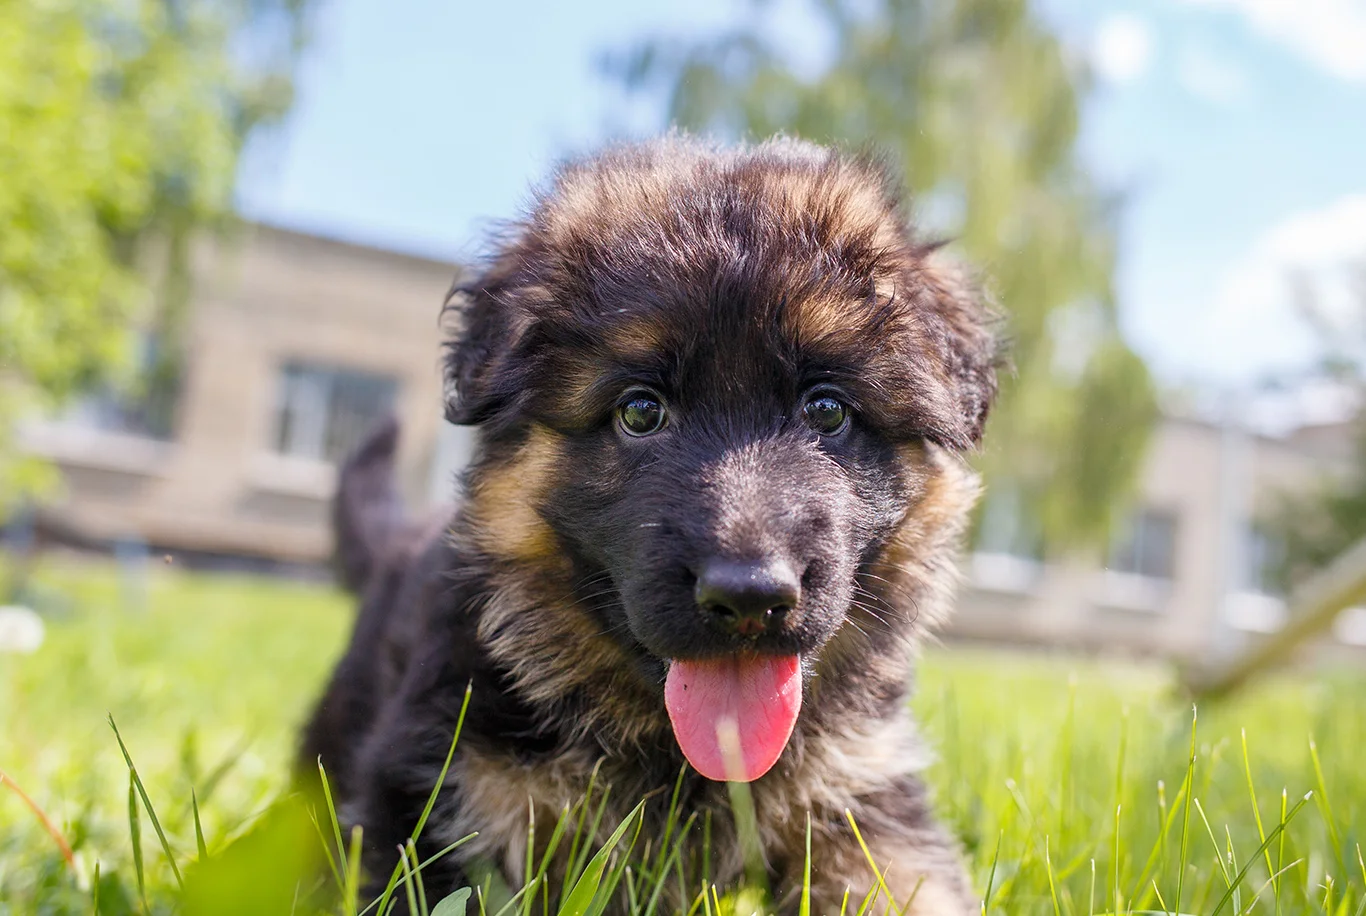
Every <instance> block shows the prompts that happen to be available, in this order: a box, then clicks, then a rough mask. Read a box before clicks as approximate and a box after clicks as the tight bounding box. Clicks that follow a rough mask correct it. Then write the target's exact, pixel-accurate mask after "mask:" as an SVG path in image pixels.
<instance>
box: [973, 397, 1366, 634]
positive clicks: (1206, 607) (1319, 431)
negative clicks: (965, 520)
mask: <svg viewBox="0 0 1366 916" xmlns="http://www.w3.org/2000/svg"><path fill="white" fill-rule="evenodd" d="M1349 444H1350V432H1349V428H1348V427H1347V426H1346V425H1345V424H1327V425H1322V426H1315V427H1309V428H1305V429H1301V430H1298V431H1296V432H1294V433H1292V434H1290V435H1287V436H1285V437H1280V438H1273V437H1269V436H1263V435H1258V434H1255V433H1252V432H1249V431H1247V430H1246V429H1245V428H1244V427H1243V426H1242V425H1241V424H1237V423H1217V422H1210V421H1208V420H1204V419H1196V418H1191V417H1178V416H1172V415H1170V414H1169V415H1167V416H1164V417H1163V418H1162V420H1161V422H1160V423H1159V424H1158V426H1157V429H1156V430H1155V432H1154V435H1153V437H1152V440H1151V442H1150V444H1149V451H1148V456H1147V461H1146V463H1145V467H1144V469H1143V473H1142V479H1141V483H1140V487H1139V495H1138V499H1137V501H1136V502H1137V504H1136V506H1135V507H1134V509H1133V510H1132V511H1131V512H1130V514H1129V516H1128V517H1127V519H1126V520H1125V522H1124V523H1123V524H1122V525H1121V526H1120V530H1119V531H1118V532H1117V533H1116V537H1115V538H1114V540H1113V542H1112V543H1111V545H1110V547H1109V549H1108V551H1105V553H1104V555H1103V556H1102V557H1101V558H1099V562H1098V558H1097V557H1096V556H1095V555H1094V554H1093V555H1084V556H1078V557H1077V558H1076V559H1074V560H1072V561H1070V562H1069V561H1066V560H1064V561H1052V562H1049V563H1044V562H1042V560H1041V559H1040V557H1039V552H1038V549H1037V540H1036V539H1034V538H1032V537H1031V536H1030V530H1029V526H1028V524H1027V520H1025V519H1021V518H1020V517H1019V516H1018V514H1017V513H1015V512H1014V511H1013V506H1012V505H1011V501H1010V499H1009V494H1008V493H992V494H989V495H988V498H987V502H986V505H985V506H984V514H983V518H982V525H981V531H980V533H979V536H978V543H977V545H976V549H975V551H974V552H973V553H972V554H971V556H970V557H969V558H968V561H967V564H966V576H965V583H966V586H967V588H966V595H965V598H964V600H963V601H962V602H961V604H960V607H959V611H958V613H957V615H956V616H955V618H954V620H953V623H952V625H951V626H952V629H951V633H952V634H953V635H955V636H958V637H960V638H972V639H981V640H990V641H1000V640H1007V641H1010V642H1013V643H1021V642H1023V643H1035V644H1040V645H1049V646H1070V647H1078V648H1086V649H1094V650H1101V651H1115V650H1118V651H1126V652H1136V653H1142V654H1155V655H1163V656H1176V657H1185V658H1189V659H1192V660H1196V659H1201V658H1205V657H1208V656H1211V655H1214V656H1222V655H1226V654H1229V653H1231V652H1233V651H1235V650H1237V649H1239V648H1241V647H1242V645H1244V644H1245V643H1247V642H1248V641H1249V640H1252V639H1255V638H1257V634H1262V633H1270V632H1274V631H1275V630H1277V629H1279V628H1280V627H1281V625H1282V623H1283V622H1284V620H1285V614H1286V605H1285V600H1284V597H1283V596H1282V595H1280V594H1279V593H1278V590H1277V588H1276V587H1275V585H1274V582H1273V575H1272V572H1273V567H1274V565H1275V563H1276V560H1277V559H1278V557H1277V553H1276V552H1277V544H1276V542H1275V540H1274V539H1272V538H1270V537H1268V535H1267V534H1266V533H1265V532H1263V531H1262V530H1260V529H1259V527H1258V525H1257V523H1256V519H1258V518H1260V517H1265V516H1266V514H1267V512H1268V510H1270V509H1272V508H1273V507H1274V505H1275V504H1276V503H1277V502H1278V501H1280V500H1283V499H1285V498H1287V497H1288V496H1290V495H1293V494H1294V493H1296V492H1303V491H1304V490H1305V489H1306V488H1308V487H1310V486H1312V485H1314V484H1315V483H1316V482H1318V481H1320V480H1322V479H1324V478H1325V477H1326V476H1328V475H1333V474H1336V473H1340V472H1341V471H1342V470H1343V469H1344V468H1345V466H1346V463H1347V462H1348V460H1349V457H1350V450H1349V447H1348V446H1349ZM1334 636H1335V638H1336V640H1337V641H1338V642H1339V643H1340V644H1343V645H1347V646H1366V610H1362V609H1351V610H1348V611H1346V612H1344V613H1343V614H1342V615H1341V616H1340V617H1339V619H1338V621H1337V626H1336V628H1335V631H1334Z"/></svg>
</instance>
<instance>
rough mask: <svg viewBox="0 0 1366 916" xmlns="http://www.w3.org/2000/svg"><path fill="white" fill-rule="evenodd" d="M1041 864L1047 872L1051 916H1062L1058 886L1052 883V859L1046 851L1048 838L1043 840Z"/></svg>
mask: <svg viewBox="0 0 1366 916" xmlns="http://www.w3.org/2000/svg"><path fill="white" fill-rule="evenodd" d="M1043 864H1044V870H1045V871H1047V872H1048V894H1049V896H1050V897H1051V898H1052V899H1053V916H1062V906H1061V904H1059V903H1058V885H1057V884H1056V883H1055V882H1054V881H1053V857H1052V856H1051V855H1049V851H1048V837H1046V836H1045V837H1044V838H1043Z"/></svg>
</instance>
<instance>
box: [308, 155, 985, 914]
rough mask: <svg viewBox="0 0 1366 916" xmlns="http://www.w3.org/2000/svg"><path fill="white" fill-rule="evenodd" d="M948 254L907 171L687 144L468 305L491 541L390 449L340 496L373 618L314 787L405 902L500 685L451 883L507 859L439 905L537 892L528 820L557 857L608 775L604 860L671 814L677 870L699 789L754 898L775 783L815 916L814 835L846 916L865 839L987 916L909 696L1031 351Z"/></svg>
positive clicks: (359, 635) (349, 662) (458, 338)
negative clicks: (554, 838) (1013, 341)
mask: <svg viewBox="0 0 1366 916" xmlns="http://www.w3.org/2000/svg"><path fill="white" fill-rule="evenodd" d="M934 249H935V246H934V245H931V244H926V243H924V242H922V241H921V240H919V239H918V238H917V237H916V235H915V234H914V233H913V232H912V230H911V229H910V228H909V227H908V225H907V221H906V218H905V214H904V213H903V203H902V199H901V192H900V190H899V186H898V183H897V182H896V181H895V180H894V179H893V178H891V177H890V176H889V175H888V174H887V172H886V171H885V170H884V169H883V168H882V167H881V166H880V165H878V164H877V163H876V162H875V161H873V160H872V159H870V158H867V157H861V156H851V155H846V154H842V153H839V152H835V151H831V150H828V149H824V148H821V147H817V146H813V145H809V144H806V143H801V142H796V141H792V140H786V139H777V140H772V141H769V142H765V143H762V144H759V145H756V146H748V147H741V148H732V149H718V148H715V147H712V146H709V145H706V144H703V143H702V142H700V141H696V140H691V139H687V138H683V137H671V138H668V139H664V140H660V141H656V142H650V143H645V144H641V145H634V146H623V147H620V148H615V149H611V150H609V151H608V152H606V153H604V154H602V155H600V156H597V157H595V158H590V159H586V160H584V161H580V162H577V163H573V164H570V165H568V166H566V167H563V168H562V169H561V170H560V171H559V172H558V174H557V175H556V176H555V178H554V180H553V182H552V183H551V184H550V186H549V187H548V189H547V190H546V191H545V192H544V193H543V194H541V195H540V196H539V197H538V199H537V200H536V202H535V203H534V205H533V206H532V208H531V210H530V212H529V215H528V216H527V217H526V219H525V220H524V221H523V222H521V223H519V224H517V225H515V226H514V227H513V228H512V229H511V230H510V231H509V233H508V234H507V235H506V237H505V239H504V240H503V241H502V242H501V244H500V246H499V247H498V249H497V251H496V253H495V255H494V256H493V258H492V259H491V261H490V262H489V263H488V264H487V266H486V268H485V269H484V271H483V273H482V274H480V275H479V276H478V277H477V278H476V279H474V280H473V281H472V282H468V283H463V284H460V285H458V286H457V287H456V288H455V289H454V290H453V291H452V294H451V298H450V301H449V302H448V310H449V311H450V312H451V313H452V314H454V315H455V316H456V318H457V319H458V322H457V323H458V328H457V329H456V330H455V331H454V333H453V336H452V338H451V339H450V341H449V343H448V344H447V358H446V372H447V379H448V397H447V404H446V409H447V413H448V416H449V418H450V420H452V421H453V422H455V423H462V424H473V425H474V426H476V427H477V429H478V439H477V443H478V444H477V449H476V454H475V457H474V460H473V463H472V466H471V467H470V468H469V470H468V471H467V472H466V474H465V475H464V478H463V492H462V501H461V503H460V507H459V509H458V510H457V511H456V512H455V513H454V514H453V517H450V518H447V519H443V520H442V523H441V524H439V525H437V526H434V527H429V528H427V529H426V530H425V531H424V530H423V529H422V527H421V526H414V525H411V524H409V523H406V522H404V521H402V519H401V517H400V515H399V512H398V509H397V502H396V501H395V499H394V498H393V496H392V487H391V485H390V484H389V483H388V476H389V473H390V470H391V469H390V467H389V465H390V463H391V461H392V454H393V445H394V438H395V435H396V430H395V428H394V427H393V426H392V425H390V426H388V427H386V428H385V429H383V430H381V431H380V432H379V433H378V434H377V435H376V436H375V437H374V438H372V439H371V440H370V441H369V442H368V443H367V444H366V445H365V446H364V447H363V448H362V449H361V451H360V452H359V453H358V454H357V456H356V457H355V458H354V459H353V460H352V461H351V462H350V464H349V465H348V466H347V468H346V469H345V470H344V472H343V474H342V481H341V488H340V493H339V497H338V500H337V503H336V509H337V519H336V522H337V532H338V542H339V544H338V547H339V556H340V558H341V561H342V566H343V575H344V578H345V580H346V581H347V582H348V583H349V584H350V585H351V586H352V587H353V588H355V589H356V590H358V591H359V592H360V593H361V594H362V595H363V608H362V611H361V614H360V617H359V620H358V622H357V624H356V629H355V635H354V637H353V640H352V642H351V645H350V648H349V649H348V651H347V653H346V655H345V657H344V658H343V660H342V661H341V663H340V665H339V666H338V668H337V671H336V674H335V676H334V678H333V680H332V682H331V685H330V686H329V687H328V689H327V692H326V694H325V696H324V697H323V699H322V701H321V703H320V705H319V706H318V709H317V712H316V714H315V716H314V719H313V721H312V723H311V724H310V725H309V727H308V729H307V731H306V734H305V737H304V741H303V749H302V755H301V760H302V764H303V766H304V768H305V769H309V770H312V769H314V768H315V766H316V760H317V759H318V758H319V757H321V760H322V762H323V764H324V766H325V767H326V769H327V772H328V773H329V775H330V777H331V779H332V781H333V784H334V792H335V793H337V794H338V795H339V796H340V800H341V805H340V808H341V811H342V816H343V820H344V821H346V822H347V823H348V824H360V825H363V827H364V841H365V850H366V859H365V861H366V865H367V867H368V869H369V873H370V875H371V877H372V879H374V880H377V881H379V882H381V885H382V882H383V881H384V880H385V878H387V876H388V875H389V874H390V872H391V870H392V868H393V867H394V864H395V862H396V861H397V852H396V849H397V847H398V846H399V845H400V844H402V843H403V842H404V841H405V840H406V838H407V837H408V835H409V834H410V832H411V831H412V829H413V826H414V824H415V822H416V821H417V820H418V818H419V816H420V813H421V812H422V810H423V808H424V806H425V804H426V802H427V799H428V796H429V794H430V792H431V790H432V788H433V787H434V786H435V784H436V781H437V779H438V776H439V772H440V770H441V767H442V763H443V761H444V759H445V757H446V754H447V751H448V749H449V747H450V744H451V738H452V734H453V732H454V730H455V726H456V720H457V717H458V715H459V713H460V710H461V703H462V699H463V698H464V694H465V690H466V685H467V684H472V685H473V687H472V694H471V697H472V698H471V700H470V705H469V709H468V715H467V718H466V721H465V723H464V730H463V733H462V735H461V738H460V741H459V744H458V747H457V749H456V753H455V758H454V762H453V764H452V766H451V769H450V772H449V774H448V776H447V778H446V780H445V782H444V784H443V786H442V788H441V790H440V793H439V796H438V798H437V800H436V805H435V808H434V809H433V812H432V816H431V818H430V820H429V821H428V824H427V827H426V829H425V831H424V833H423V836H422V843H421V844H420V846H421V847H422V848H421V849H419V853H418V854H419V856H420V857H423V858H425V857H426V856H428V855H430V854H431V853H432V852H434V851H435V850H438V849H440V848H442V847H445V846H446V845H448V844H450V843H451V842H453V841H454V840H456V839H457V838H459V837H462V836H464V835H466V834H468V833H471V832H475V831H477V832H478V837H477V839H475V840H473V841H472V842H470V843H467V844H466V845H464V846H461V847H460V848H459V849H457V850H456V851H455V852H453V853H451V854H450V855H449V856H447V857H445V858H444V859H441V860H439V861H438V862H437V863H436V864H434V865H433V866H431V867H430V868H429V869H427V870H426V871H425V872H424V875H425V886H426V888H427V889H428V891H429V892H432V891H433V889H435V890H437V891H439V892H440V893H443V894H444V893H445V892H447V891H448V890H450V889H453V888H454V887H456V886H459V885H460V884H461V883H462V882H464V881H467V880H469V875H470V872H471V869H472V868H473V867H474V865H475V864H476V863H477V862H484V863H492V865H493V867H496V868H501V869H502V871H503V873H504V875H505V877H506V878H507V880H508V881H509V882H512V886H514V887H515V886H517V885H518V884H520V880H521V877H520V876H521V875H522V870H523V868H524V863H525V861H526V855H527V850H526V843H527V828H528V817H529V816H530V815H531V813H533V812H534V816H535V819H536V823H537V824H538V825H539V826H540V829H539V831H538V835H540V836H542V837H544V836H545V835H548V834H549V832H550V829H549V826H548V825H553V824H554V823H555V820H556V817H557V816H558V815H559V813H560V812H561V811H562V810H563V809H564V808H565V806H567V805H572V804H573V803H575V802H576V801H577V800H578V799H579V798H581V797H582V796H583V794H584V793H585V791H586V790H587V789H588V788H589V780H590V777H591V778H594V779H595V780H596V782H597V784H598V785H604V784H606V785H610V786H611V794H610V803H609V807H608V816H607V817H605V818H604V819H603V830H602V832H601V834H600V835H599V836H598V837H596V838H595V839H596V840H597V841H600V840H601V839H602V838H603V836H605V834H606V832H607V831H609V830H610V829H611V827H612V825H613V824H614V823H615V822H616V821H617V820H619V819H620V818H621V817H623V816H624V815H625V814H626V813H627V812H628V811H629V810H630V809H631V808H632V807H634V806H635V805H636V803H637V802H638V801H640V800H641V799H642V798H643V797H646V796H650V795H652V793H653V796H652V797H653V798H654V799H655V801H654V802H651V805H652V806H650V807H647V808H646V811H645V815H644V816H645V817H646V818H647V821H646V830H647V833H646V836H651V835H654V836H660V835H662V833H663V825H664V817H665V810H666V809H667V807H668V804H669V799H670V796H671V795H672V793H673V786H674V785H675V781H676V780H678V779H679V778H680V777H679V774H680V772H682V773H683V775H682V777H681V782H680V783H679V785H680V789H679V795H678V798H679V804H680V805H681V808H682V813H683V815H684V816H686V815H688V814H690V813H694V812H696V813H698V814H709V815H710V823H711V830H710V851H709V854H708V855H709V862H710V865H709V867H710V874H711V879H712V880H713V881H714V882H716V883H718V884H722V885H723V886H724V884H725V883H726V882H733V881H735V880H737V879H738V878H739V877H740V875H741V873H742V871H743V869H744V856H743V855H742V851H741V844H740V843H739V841H738V840H737V836H736V829H735V826H734V821H733V820H732V816H731V813H730V806H729V803H728V794H727V787H726V785H725V782H724V781H725V780H742V781H748V782H750V783H751V787H750V788H751V792H752V798H753V804H754V808H755V817H756V819H757V836H758V841H759V845H760V846H761V847H762V857H763V862H764V865H765V867H766V868H767V871H768V880H769V883H770V886H771V887H772V888H773V890H774V894H775V900H776V901H777V903H778V905H779V906H780V907H781V908H782V909H783V910H784V911H792V912H795V909H796V905H797V902H798V895H799V892H800V886H801V882H802V869H803V865H804V862H805V838H806V829H807V828H806V825H807V820H808V817H809V818H810V824H811V867H812V885H811V895H812V898H811V899H812V906H813V911H814V912H816V913H831V914H832V913H835V912H838V911H839V909H840V903H841V899H842V898H843V897H844V896H845V894H846V890H847V892H848V893H849V895H850V899H851V900H853V901H858V900H860V899H862V897H863V895H864V894H865V893H867V892H868V891H869V890H870V889H871V888H873V887H874V886H875V885H876V884H877V879H876V877H875V874H874V872H873V871H872V870H871V869H870V868H869V866H868V864H867V862H866V860H865V856H864V854H863V852H862V851H861V850H860V848H859V845H858V842H857V840H856V838H855V836H854V834H853V831H852V830H851V829H850V825H849V821H848V818H847V817H846V813H845V812H846V810H847V811H848V812H851V813H852V815H853V817H854V819H855V820H856V822H857V823H858V825H859V828H860V831H861V833H862V836H863V837H864V839H865V840H866V841H867V843H868V845H869V847H870V848H871V852H872V855H873V857H874V859H875V860H876V861H877V863H878V864H879V866H880V867H881V868H882V869H885V875H884V877H885V884H886V888H885V889H884V890H883V893H886V892H887V891H890V893H891V894H892V895H893V896H894V897H895V898H896V902H897V905H898V906H905V904H906V901H907V900H912V903H911V906H910V908H909V910H908V912H910V913H913V914H922V916H923V914H936V916H941V914H951V916H961V914H967V913H969V912H975V911H976V905H975V902H974V898H973V895H972V892H971V888H970V886H969V883H968V881H967V880H966V877H965V874H964V871H963V868H962V865H961V862H960V856H959V852H958V850H957V847H956V844H955V843H954V842H953V840H952V839H951V838H950V837H949V836H948V835H947V834H946V833H945V831H944V830H943V829H941V828H940V827H939V826H938V825H937V824H936V822H935V821H934V820H933V818H932V816H931V813H930V810H929V805H928V801H927V795H926V789H925V787H924V785H923V784H922V782H921V780H920V778H919V777H918V775H917V771H918V769H919V768H920V767H921V766H922V764H923V761H924V754H923V753H922V749H921V745H920V743H919V742H918V740H917V737H916V732H915V729H914V726H913V723H912V721H911V718H910V713H909V711H908V709H907V698H908V693H909V689H910V686H909V684H910V674H911V668H912V657H913V655H914V652H915V647H916V644H917V641H918V640H919V639H920V637H921V636H922V635H923V632H924V631H925V630H926V629H927V628H929V627H931V626H932V625H934V624H935V623H937V622H938V621H939V620H940V619H941V618H942V617H943V615H944V614H945V612H946V610H947V609H948V604H949V601H950V597H951V591H952V586H953V579H954V570H953V561H954V554H955V552H956V549H957V542H958V540H959V537H960V535H961V534H962V532H963V529H964V525H965V519H966V517H967V514H968V512H969V509H970V506H971V504H972V502H973V500H974V498H975V495H976V491H977V482H976V479H975V477H974V476H973V475H972V473H970V472H969V470H968V469H967V468H966V466H965V465H964V462H963V460H962V458H961V454H962V453H963V452H964V451H965V450H968V449H970V448H971V447H972V446H973V445H974V444H975V443H976V442H977V441H978V439H979V436H980V434H981V431H982V426H983V423H984V421H985V419H986V415H987V409H988V407H989V405H990V403H991V401H992V397H993V395H994V393H995V387H996V382H995V367H996V353H997V348H996V344H995V339H994V335H993V333H992V319H991V315H990V314H989V309H988V308H987V307H986V305H985V304H984V303H983V301H982V297H981V295H980V293H979V292H978V290H977V289H976V287H975V286H974V285H973V284H971V283H970V282H968V281H967V280H965V278H964V276H963V275H962V274H961V273H960V272H958V271H956V270H954V269H951V268H949V267H947V266H946V265H945V264H944V263H942V262H941V260H940V259H938V258H937V257H936V256H935V253H934ZM595 771H596V775H594V774H595ZM695 823H700V820H699V821H697V822H695ZM650 831H654V833H653V834H652V833H651V832H650ZM694 833H695V834H697V833H700V827H699V828H696V829H695V830H694ZM559 867H563V866H559ZM698 880H699V881H700V878H699V879H698ZM551 886H553V887H559V886H560V884H559V881H558V876H553V877H552V885H551Z"/></svg>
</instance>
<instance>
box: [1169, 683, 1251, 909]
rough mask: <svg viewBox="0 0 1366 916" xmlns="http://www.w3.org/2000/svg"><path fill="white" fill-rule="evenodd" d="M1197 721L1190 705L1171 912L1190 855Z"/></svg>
mask: <svg viewBox="0 0 1366 916" xmlns="http://www.w3.org/2000/svg"><path fill="white" fill-rule="evenodd" d="M1199 722H1200V710H1199V709H1198V708H1197V707H1195V706H1191V751H1190V762H1189V763H1187V764H1186V786H1187V788H1186V805H1185V810H1184V812H1183V813H1182V815H1181V863H1180V864H1181V868H1180V871H1178V872H1177V874H1176V901H1175V909H1174V910H1172V912H1173V913H1180V912H1181V897H1182V892H1183V891H1184V890H1185V889H1186V862H1187V861H1188V860H1189V856H1190V847H1189V845H1188V839H1189V836H1190V826H1191V799H1192V798H1194V797H1195V756H1196V755H1195V750H1196V747H1195V738H1196V726H1197V725H1198V724H1199ZM1269 861H1270V859H1269V858H1268V862H1269ZM1155 886H1156V883H1155V882H1154V887H1155ZM1162 908H1163V909H1164V910H1165V909H1166V905H1165V904H1164V905H1163V907H1162Z"/></svg>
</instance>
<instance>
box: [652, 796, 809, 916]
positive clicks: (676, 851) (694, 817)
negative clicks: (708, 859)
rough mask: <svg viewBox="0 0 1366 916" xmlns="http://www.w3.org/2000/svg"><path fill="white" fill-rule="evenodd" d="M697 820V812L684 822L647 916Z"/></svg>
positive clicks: (656, 883) (653, 908) (655, 903)
mask: <svg viewBox="0 0 1366 916" xmlns="http://www.w3.org/2000/svg"><path fill="white" fill-rule="evenodd" d="M695 820H697V812H696V811H694V812H693V813H692V814H690V815H689V816H688V819H687V820H686V821H684V822H683V827H682V829H681V830H679V835H678V837H677V838H676V840H675V841H674V844H673V851H672V852H671V853H669V858H668V859H666V860H665V862H664V867H663V870H662V871H661V872H660V879H659V880H658V881H656V882H655V887H654V891H653V893H651V894H650V902H649V903H648V904H646V906H645V916H654V911H655V906H656V905H658V903H659V897H660V893H661V892H662V891H663V890H664V883H665V879H666V878H667V876H668V874H669V870H670V869H672V868H673V867H674V863H676V862H678V861H679V859H680V857H681V856H682V854H683V838H684V836H686V835H687V832H688V830H689V829H691V827H692V825H693V822H694V821H695ZM807 858H808V860H809V859H810V856H809V855H808V857H807ZM808 884H809V881H808ZM802 916H808V914H802Z"/></svg>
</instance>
